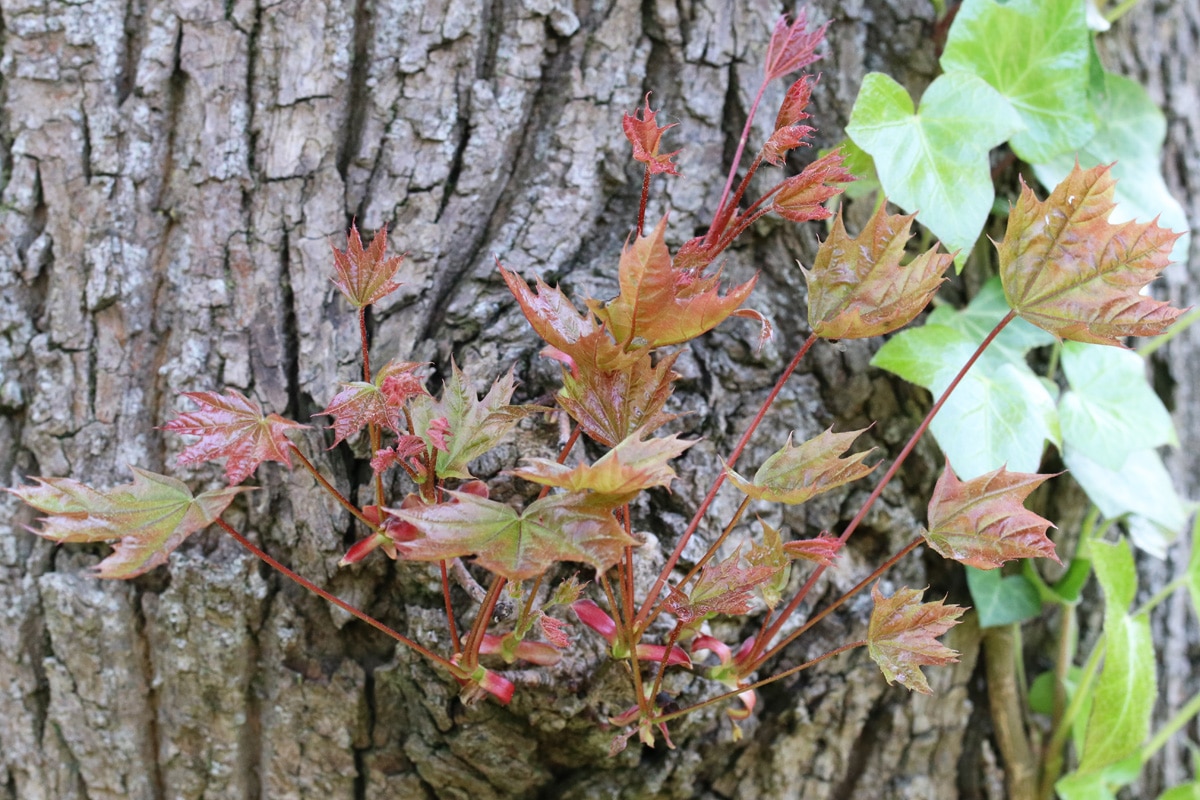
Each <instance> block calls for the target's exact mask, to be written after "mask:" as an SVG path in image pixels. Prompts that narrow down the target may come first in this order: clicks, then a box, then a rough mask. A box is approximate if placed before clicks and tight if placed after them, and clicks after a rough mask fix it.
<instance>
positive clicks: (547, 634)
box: [538, 613, 571, 650]
mask: <svg viewBox="0 0 1200 800" xmlns="http://www.w3.org/2000/svg"><path fill="white" fill-rule="evenodd" d="M538 627H539V628H541V629H542V636H543V637H544V638H545V639H546V641H547V642H549V643H550V644H552V645H554V646H555V647H557V648H558V649H560V650H565V649H567V648H568V647H570V646H571V637H569V636H567V631H568V630H570V627H571V626H569V625H567V623H565V622H563V621H562V620H561V619H559V618H558V617H552V616H550V615H549V614H546V613H542V614H539V615H538Z"/></svg>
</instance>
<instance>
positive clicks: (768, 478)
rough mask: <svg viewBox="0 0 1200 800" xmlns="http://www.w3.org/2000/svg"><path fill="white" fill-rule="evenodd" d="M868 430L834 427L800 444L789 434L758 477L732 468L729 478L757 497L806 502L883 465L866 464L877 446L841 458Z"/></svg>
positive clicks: (779, 500)
mask: <svg viewBox="0 0 1200 800" xmlns="http://www.w3.org/2000/svg"><path fill="white" fill-rule="evenodd" d="M865 430H866V429H865V428H864V429H863V430H858V431H846V432H845V433H834V432H833V429H832V428H830V429H829V430H827V431H825V432H824V433H820V434H818V435H816V436H814V437H813V438H811V439H809V440H808V441H806V442H804V443H802V444H801V445H800V446H799V447H793V446H792V438H791V437H790V436H789V437H788V440H787V443H786V444H784V446H783V447H782V448H781V449H780V450H778V451H777V452H775V453H774V454H772V455H771V456H770V457H768V458H767V460H766V461H764V462H763V464H762V466H761V467H759V468H758V472H756V473H754V480H752V481H749V480H746V479H745V478H743V477H742V476H741V475H739V474H738V473H737V472H734V471H733V470H732V469H729V470H727V473H728V475H729V480H730V481H732V482H733V484H734V485H735V486H737V487H738V488H739V489H741V490H742V493H743V494H746V495H749V496H750V497H753V498H754V499H755V500H769V501H771V502H773V503H787V504H788V505H799V504H800V503H806V502H808V501H809V500H811V499H812V498H813V497H816V496H817V495H819V494H821V493H822V492H828V491H829V490H830V489H836V488H837V487H838V486H842V485H843V484H847V483H850V482H851V481H856V480H858V479H859V478H862V477H864V476H866V475H869V474H870V473H871V470H873V469H875V467H877V466H879V465H878V464H873V465H871V466H867V465H866V464H864V463H862V462H863V459H864V458H866V457H867V456H869V455H870V454H871V452H872V451H873V450H874V448H871V450H866V451H864V452H862V453H855V454H854V455H852V456H849V457H848V458H840V457H839V456H840V455H841V454H842V453H845V452H846V450H847V449H848V448H849V447H850V444H851V443H852V442H853V441H854V440H855V439H857V438H858V437H859V436H860V435H862V433H863V432H864V431H865Z"/></svg>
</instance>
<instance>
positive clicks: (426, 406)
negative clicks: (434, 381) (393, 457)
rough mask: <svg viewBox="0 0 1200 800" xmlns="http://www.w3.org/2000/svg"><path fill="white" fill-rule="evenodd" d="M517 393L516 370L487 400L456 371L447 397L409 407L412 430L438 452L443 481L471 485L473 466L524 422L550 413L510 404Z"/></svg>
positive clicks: (444, 394) (422, 400)
mask: <svg viewBox="0 0 1200 800" xmlns="http://www.w3.org/2000/svg"><path fill="white" fill-rule="evenodd" d="M514 389H516V382H515V381H514V380H513V373H512V370H509V372H508V374H507V375H505V376H504V377H502V378H498V379H497V380H496V382H495V383H494V384H492V388H491V389H490V390H489V391H488V393H487V394H486V395H484V397H483V398H482V399H480V398H479V397H477V396H476V395H475V392H474V391H472V390H471V388H470V386H468V385H467V378H466V376H465V375H463V373H462V371H461V370H460V369H459V368H458V365H457V364H452V365H451V371H450V379H449V380H447V381H446V382H445V383H444V384H443V385H442V396H441V397H440V398H439V399H437V400H434V399H433V398H431V397H429V396H428V395H421V396H419V397H416V398H414V399H413V402H412V403H411V404H410V406H409V415H410V416H411V417H412V423H413V427H414V429H415V430H416V432H417V434H418V435H419V436H422V437H424V438H425V440H426V442H427V443H428V444H429V447H430V449H431V450H436V451H437V464H436V468H435V471H436V472H437V476H438V477H439V478H459V479H462V480H467V479H469V478H471V477H473V476H472V475H471V473H470V472H469V471H468V470H467V467H468V465H469V464H470V463H471V462H472V461H474V460H475V459H476V458H479V456H481V455H483V454H484V453H486V452H487V451H489V450H491V449H492V448H493V447H495V446H496V445H497V444H499V442H500V440H501V439H503V438H504V437H505V436H507V435H508V432H509V431H510V430H512V427H513V426H514V425H516V424H517V421H518V420H519V419H521V417H525V416H530V415H532V414H539V413H542V412H544V411H547V410H548V409H545V408H542V407H540V406H511V405H509V404H508V401H509V399H510V398H511V397H512V393H513V390H514Z"/></svg>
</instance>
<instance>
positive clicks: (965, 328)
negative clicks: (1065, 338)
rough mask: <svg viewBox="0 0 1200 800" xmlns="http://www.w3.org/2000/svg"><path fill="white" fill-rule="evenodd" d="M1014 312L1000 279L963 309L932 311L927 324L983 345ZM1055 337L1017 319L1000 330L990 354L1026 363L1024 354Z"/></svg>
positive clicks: (988, 283) (989, 284)
mask: <svg viewBox="0 0 1200 800" xmlns="http://www.w3.org/2000/svg"><path fill="white" fill-rule="evenodd" d="M1009 311H1011V309H1010V308H1009V307H1008V301H1007V300H1005V299H1004V286H1003V285H1001V283H1000V278H999V277H994V278H992V279H991V280H989V281H988V282H987V283H985V284H984V285H983V286H982V287H981V288H980V289H979V293H978V294H976V295H975V296H974V297H972V298H971V302H970V303H968V304H967V307H966V308H964V309H962V310H955V309H954V308H953V307H951V306H947V305H942V306H938V307H937V308H935V309H934V310H933V313H931V314H930V315H929V318H928V320H926V324H927V325H946V326H947V327H950V328H954V329H955V330H958V331H962V332H963V333H965V334H967V335H968V336H969V337H970V339H971V341H973V342H975V343H979V342H982V341H983V340H984V338H985V337H986V336H987V335H988V334H989V333H991V332H992V329H993V328H995V327H996V325H997V324H999V322H1000V320H1002V319H1004V317H1005V316H1006V315H1007V314H1008V312H1009ZM1054 341H1055V340H1054V336H1053V334H1050V333H1048V332H1046V331H1044V330H1042V329H1041V328H1039V327H1037V326H1036V325H1032V324H1030V323H1028V322H1026V321H1025V320H1023V319H1021V318H1020V317H1018V318H1016V319H1014V320H1013V321H1012V322H1010V323H1008V325H1006V326H1005V327H1004V330H1002V331H1000V335H999V336H997V337H996V338H995V339H994V340H993V341H992V343H991V344H990V345H989V346H988V353H990V354H992V355H998V356H1000V357H1001V358H1003V359H1004V360H1006V361H1011V362H1012V363H1014V364H1024V363H1025V354H1026V353H1028V352H1029V351H1030V350H1032V349H1034V348H1035V347H1045V346H1046V345H1050V344H1053V343H1054Z"/></svg>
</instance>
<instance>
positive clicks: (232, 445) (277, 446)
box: [162, 389, 308, 484]
mask: <svg viewBox="0 0 1200 800" xmlns="http://www.w3.org/2000/svg"><path fill="white" fill-rule="evenodd" d="M183 396H184V397H186V398H188V399H189V400H191V401H192V402H194V403H195V404H196V405H198V406H199V407H200V408H198V409H197V410H195V411H190V412H186V413H183V414H180V415H179V416H178V417H176V418H175V419H173V420H170V421H169V422H167V423H166V424H165V425H163V426H162V429H163V430H165V431H171V432H173V433H180V434H184V435H186V436H199V437H200V441H198V442H196V443H195V444H192V445H189V446H188V447H186V448H185V449H184V450H183V452H182V453H180V454H179V459H178V460H179V463H180V464H196V463H199V462H202V461H214V460H216V459H218V458H227V459H228V461H226V462H225V479H226V480H228V481H229V483H230V484H238V483H241V482H242V481H244V480H246V478H248V477H250V475H251V473H253V472H254V470H256V469H257V468H258V465H259V464H261V463H263V462H264V461H278V462H279V463H281V464H284V465H285V466H287V467H288V468H289V469H290V468H291V466H292V458H291V454H290V450H291V444H290V443H289V442H288V440H287V436H286V434H287V432H288V430H290V429H292V428H306V427H308V426H307V425H301V424H300V423H299V422H292V421H291V420H288V419H284V418H283V417H281V416H279V415H278V414H270V415H268V416H263V413H262V408H261V407H260V406H259V405H258V403H256V402H254V401H253V400H251V399H249V398H248V397H246V396H245V395H243V394H242V393H241V392H239V391H237V390H236V389H226V390H225V394H224V395H223V396H222V395H219V394H217V393H216V392H184V393H183Z"/></svg>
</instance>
